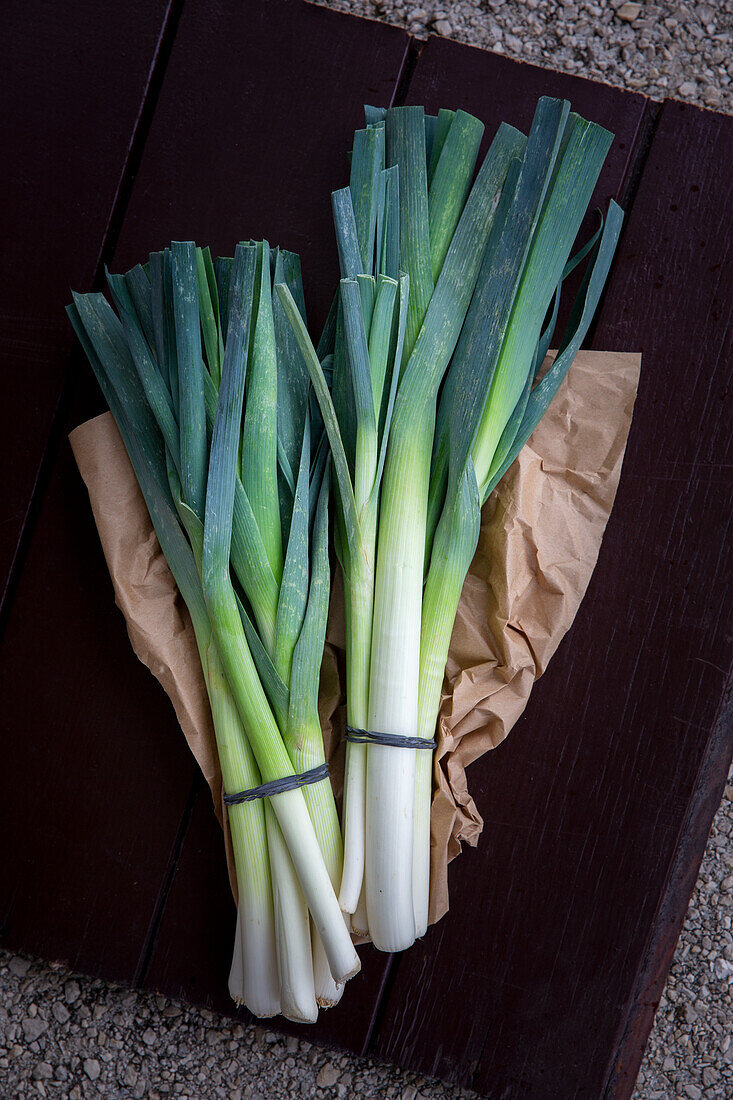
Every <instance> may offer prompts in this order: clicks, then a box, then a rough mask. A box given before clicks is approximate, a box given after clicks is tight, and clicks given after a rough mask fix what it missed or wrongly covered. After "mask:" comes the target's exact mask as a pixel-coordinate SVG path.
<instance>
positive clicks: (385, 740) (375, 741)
mask: <svg viewBox="0 0 733 1100" xmlns="http://www.w3.org/2000/svg"><path fill="white" fill-rule="evenodd" d="M344 739H345V740H346V741H351V743H352V744H354V745H389V746H390V747H391V748H393V749H434V748H435V747H436V746H437V741H428V739H427V737H407V736H403V735H402V734H401V733H376V732H375V731H374V730H360V729H359V728H358V727H357V726H347V727H346V730H345V732H344Z"/></svg>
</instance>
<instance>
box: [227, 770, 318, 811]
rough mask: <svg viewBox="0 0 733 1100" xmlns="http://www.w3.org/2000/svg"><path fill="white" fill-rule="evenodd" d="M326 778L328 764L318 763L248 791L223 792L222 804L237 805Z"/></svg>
mask: <svg viewBox="0 0 733 1100" xmlns="http://www.w3.org/2000/svg"><path fill="white" fill-rule="evenodd" d="M327 778H328V764H319V765H318V767H317V768H311V770H310V771H309V772H303V773H302V774H301V775H286V776H284V777H283V778H282V779H271V780H270V782H269V783H263V784H262V785H261V786H259V787H252V788H251V790H249V791H239V793H238V794H225V795H224V805H225V806H237V805H239V803H240V802H254V801H255V799H257V798H267V796H268V795H270V794H282V793H283V792H284V791H294V790H295V788H296V787H306V786H307V785H308V784H309V783H318V782H319V781H320V780H321V779H327Z"/></svg>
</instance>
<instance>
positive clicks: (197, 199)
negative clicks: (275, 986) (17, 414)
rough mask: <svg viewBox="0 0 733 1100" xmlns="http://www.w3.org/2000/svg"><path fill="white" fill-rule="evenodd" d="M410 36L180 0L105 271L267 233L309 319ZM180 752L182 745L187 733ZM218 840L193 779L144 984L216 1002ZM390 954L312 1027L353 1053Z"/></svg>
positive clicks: (220, 966) (222, 974)
mask: <svg viewBox="0 0 733 1100" xmlns="http://www.w3.org/2000/svg"><path fill="white" fill-rule="evenodd" d="M407 41H408V39H407V35H405V34H404V32H402V31H400V30H398V29H396V28H393V27H387V26H385V25H384V24H381V23H376V22H372V21H368V20H363V19H356V18H352V17H344V16H342V15H339V14H338V13H334V12H332V11H328V10H326V9H323V8H319V7H315V6H312V5H310V4H304V3H300V2H294V0H288V2H285V3H283V2H279V3H271V4H267V5H262V4H259V3H255V2H254V0H252V2H248V3H244V4H242V3H241V2H239V0H237V2H235V0H231V2H228V3H220V4H218V5H216V6H215V7H214V8H212V5H211V4H209V3H206V2H204V0H198V2H197V0H187V3H186V5H185V7H184V10H183V14H182V17H181V20H180V23H179V26H178V30H177V35H176V40H175V44H174V47H173V50H172V53H171V56H170V59H169V61H168V64H167V67H166V77H165V82H164V84H163V87H162V90H161V93H160V97H159V101H158V105H157V109H156V114H155V118H154V120H153V123H152V126H151V128H150V132H149V135H148V139H147V142H146V146H145V153H144V155H143V158H142V161H141V164H140V168H139V171H138V173H137V176H136V180H135V186H134V190H133V192H132V195H131V199H130V204H129V207H128V212H127V216H126V218H125V221H124V224H123V226H122V230H121V234H120V239H119V245H118V248H117V250H116V253H115V256H114V260H113V264H114V267H115V269H124V267H125V266H127V265H129V264H132V263H134V262H136V261H138V260H139V259H140V258H141V257H144V256H145V254H146V253H147V252H148V251H150V250H151V249H153V248H155V247H159V246H161V245H163V244H165V243H166V242H168V241H170V239H171V238H182V237H183V238H188V237H192V238H193V239H195V240H197V241H200V242H202V243H205V242H210V243H211V245H212V248H213V249H214V250H215V251H216V252H220V251H221V252H224V253H227V252H231V250H232V249H233V246H234V243H235V242H236V240H237V239H238V238H240V237H250V236H252V237H255V238H257V237H259V236H262V235H267V236H268V238H269V240H270V241H271V242H272V243H276V242H277V243H280V244H282V245H284V246H286V247H288V248H291V249H293V250H295V251H298V252H299V253H300V254H301V256H302V260H303V271H304V279H305V290H306V302H307V304H308V308H309V313H310V317H311V321H313V318H314V317H315V318H316V321H315V325H314V328H317V326H318V321H319V319H320V320H323V318H324V316H325V312H326V310H327V308H328V305H329V304H330V299H331V297H332V294H333V288H334V287H335V285H336V281H337V279H338V265H337V257H336V250H335V245H334V238H333V230H332V225H331V205H330V192H331V190H333V189H334V188H336V187H339V186H342V184H343V183H344V182H345V180H346V178H347V176H346V173H347V162H346V151H347V149H348V148H349V146H350V137H351V134H352V131H353V129H354V128H355V127H356V126H358V125H360V124H361V120H362V117H363V114H362V111H363V104H364V103H365V102H379V103H384V102H389V101H390V100H391V97H392V95H393V92H394V89H395V87H396V85H397V82H398V79H399V76H400V73H401V70H402V65H403V62H404V58H405V53H406V49H407ZM212 74H216V79H215V80H214V79H213V76H212ZM345 74H348V80H346V78H345ZM346 87H348V94H345V88H346ZM204 90H205V94H204ZM180 751H181V754H182V755H185V754H186V752H187V750H186V748H185V746H184V745H183V742H181V749H180ZM221 848H222V839H221V831H220V830H219V827H218V825H217V824H216V822H215V819H214V816H213V810H212V809H211V807H210V801H209V799H208V795H207V793H206V792H203V793H202V795H201V797H200V798H199V799H198V801H197V804H196V810H195V812H194V814H193V816H192V819H191V824H190V826H189V828H188V830H187V834H186V838H185V842H184V844H183V848H182V854H181V861H180V864H179V866H178V869H177V871H176V874H175V876H174V878H173V883H172V887H171V891H170V894H169V895H168V900H167V903H166V906H165V912H164V915H163V920H162V923H161V928H160V934H159V935H158V936H157V938H156V941H155V946H154V948H153V950H152V953H151V956H150V960H149V968H148V967H147V966H146V979H145V984H146V985H148V986H149V987H152V988H156V989H160V990H162V991H164V992H166V993H170V994H172V995H175V996H184V997H186V998H187V999H191V1000H194V1001H197V1002H198V1003H205V1004H208V1005H210V1006H212V1007H216V1008H217V1009H220V1010H222V1011H225V1010H228V1009H230V1007H231V1002H230V1001H229V998H228V995H227V989H226V979H227V975H228V970H229V961H230V960H229V958H228V954H229V950H230V937H229V935H228V934H224V933H223V932H222V929H226V928H229V927H230V926H233V925H232V914H233V908H232V901H231V897H230V894H229V887H228V882H227V879H226V875H225V873H224V870H223V867H224V864H223V858H222V851H221ZM202 881H205V882H207V883H208V886H207V887H206V888H203V887H202ZM388 964H389V960H388V959H387V958H385V957H384V956H380V955H378V954H377V953H376V952H374V951H371V950H369V949H367V950H366V952H365V954H364V971H363V973H362V975H361V976H360V977H359V978H358V980H357V982H356V983H354V985H353V986H352V987H351V989H350V997H349V998H348V999H347V1001H346V1003H345V1006H343V1007H340V1008H338V1009H334V1010H332V1011H331V1012H328V1013H325V1014H322V1018H321V1022H319V1024H318V1027H317V1029H315V1033H314V1030H313V1029H306V1031H307V1032H308V1034H309V1037H310V1038H311V1039H312V1040H317V1041H320V1042H326V1043H328V1042H333V1043H340V1045H342V1046H346V1047H349V1048H350V1049H353V1050H357V1051H360V1050H361V1049H362V1048H363V1047H364V1045H365V1043H366V1042H367V1039H368V1036H369V1034H370V1030H371V1023H372V1013H373V1010H374V1007H375V1004H376V1002H377V1000H378V992H379V989H380V988H381V985H382V982H383V980H384V977H385V974H386V971H387V968H388ZM284 1026H286V1027H287V1026H288V1025H284ZM290 1030H291V1031H293V1030H294V1029H293V1028H292V1027H291V1029H290ZM301 1031H302V1029H301ZM306 1031H302V1033H303V1034H305V1033H306Z"/></svg>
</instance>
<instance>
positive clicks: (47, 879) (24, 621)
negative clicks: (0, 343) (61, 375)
mask: <svg viewBox="0 0 733 1100" xmlns="http://www.w3.org/2000/svg"><path fill="white" fill-rule="evenodd" d="M81 373H82V372H80V374H81ZM93 385H94V382H93V380H92V378H91V372H89V374H88V376H87V375H86V373H85V374H84V377H83V382H82V383H81V385H80V393H79V398H78V401H75V402H74V408H75V410H76V411H77V413H78V411H79V410H80V408H81V404H82V403H83V404H84V406H85V408H86V407H87V403H88V401H89V393H90V392H91V390H92V386H93ZM0 698H2V700H3V706H2V708H1V713H0V731H1V733H0V739H1V740H2V743H3V768H2V776H1V778H0V787H1V788H2V789H1V791H0V835H2V837H3V838H4V845H5V846H4V854H3V860H2V866H1V868H0V914H2V927H3V943H4V944H5V945H6V946H7V947H9V948H11V949H15V950H23V951H28V952H30V953H32V954H36V955H40V956H42V957H44V958H48V959H59V960H63V961H65V962H67V963H68V964H69V965H71V966H72V967H74V968H75V969H79V970H83V971H86V972H87V973H91V974H95V975H100V976H104V977H105V978H109V979H113V980H125V981H133V980H134V978H135V976H136V973H137V969H138V964H139V960H140V957H141V954H142V953H143V950H144V947H145V944H146V941H147V938H148V932H149V927H150V925H151V922H152V921H153V920H154V919H155V913H156V907H157V905H158V898H159V893H160V890H161V884H162V883H163V881H164V877H165V874H166V869H167V867H168V863H169V860H170V858H171V852H172V850H173V847H174V844H175V840H176V836H177V833H178V830H179V826H180V822H181V816H182V811H183V807H184V805H185V802H186V798H187V796H188V792H189V790H190V788H191V785H192V783H193V781H194V777H195V775H196V765H195V763H194V760H193V757H192V756H191V754H190V753H189V752H188V749H187V748H186V746H185V742H184V740H183V735H182V734H181V731H180V729H179V727H178V723H177V721H176V718H175V715H174V713H173V708H172V706H171V705H170V702H169V701H168V699H167V697H166V696H165V694H164V693H163V691H162V689H161V688H160V687H159V685H158V684H157V682H156V681H155V680H154V679H153V677H152V676H151V674H150V672H149V671H148V670H147V668H145V667H144V666H143V665H142V664H141V663H140V662H139V661H138V660H137V658H136V657H135V655H134V653H133V651H132V648H131V646H130V642H129V639H128V637H127V631H126V629H125V625H124V620H123V618H122V615H121V614H120V612H119V611H118V610H117V608H116V607H115V602H114V592H113V590H112V584H111V581H110V578H109V573H108V571H107V566H106V564H105V561H104V557H103V555H102V549H101V546H100V543H99V537H98V535H97V532H96V528H95V526H94V520H93V518H92V513H91V509H90V506H89V498H88V495H87V492H86V489H85V487H84V484H83V482H82V480H81V478H80V476H79V473H78V470H77V469H76V464H75V462H74V459H73V457H72V454H71V448H70V446H69V444H68V441H67V440H66V439H64V441H63V444H62V446H61V448H60V453H59V456H58V459H57V462H56V465H55V467H54V470H53V473H52V477H51V481H50V484H49V487H48V491H47V493H46V494H45V496H44V499H43V503H42V506H41V509H40V513H39V516H38V522H37V524H36V528H35V532H34V537H33V539H32V541H31V545H30V548H29V551H28V556H27V559H26V562H25V566H24V569H23V573H22V576H21V580H20V584H19V586H18V591H17V594H16V596H15V599H14V601H13V605H12V608H11V611H10V615H9V618H8V623H7V629H6V631H5V635H4V638H3V646H2V653H1V656H0Z"/></svg>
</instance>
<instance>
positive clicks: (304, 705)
mask: <svg viewBox="0 0 733 1100" xmlns="http://www.w3.org/2000/svg"><path fill="white" fill-rule="evenodd" d="M273 280H275V281H277V282H278V283H280V282H282V283H283V285H286V286H287V287H288V288H289V290H290V292H291V293H292V295H293V296H294V300H297V301H298V303H299V307H300V308H301V309H303V294H302V284H301V277H300V265H299V261H298V258H297V257H296V256H294V255H292V254H290V253H287V252H283V251H280V250H276V251H275V252H274V253H271V251H270V249H269V246H268V244H267V242H261V243H258V244H254V243H248V244H240V245H238V246H237V249H236V253H235V256H234V259H233V260H231V259H218V260H217V261H216V262H212V259H211V256H210V253H209V251H208V249H207V250H202V249H198V248H196V247H195V246H194V244H193V243H190V242H177V243H174V244H173V245H172V246H171V248H170V249H166V250H164V251H163V252H157V253H153V254H152V255H151V256H150V260H149V263H148V264H146V265H145V266H144V267H142V266H140V265H138V266H137V267H135V268H133V269H132V270H131V271H129V272H128V273H127V274H126V275H124V276H122V275H109V276H108V284H109V289H110V293H111V296H112V299H113V302H114V304H115V306H116V308H117V315H115V313H114V311H113V310H112V309H111V307H110V306H109V304H108V303H107V301H106V300H105V298H104V297H103V296H102V295H101V294H87V295H74V304H73V305H72V306H70V307H69V309H68V313H69V316H70V318H71V321H72V324H73V326H74V328H75V330H76V332H77V334H78V336H79V339H80V341H81V343H82V346H83V347H84V350H85V352H86V354H87V356H88V358H89V361H90V363H91V365H92V368H93V370H94V372H95V374H96V377H97V379H98V380H99V383H100V386H101V388H102V391H103V393H104V395H105V397H106V399H107V402H108V404H109V407H110V409H111V411H112V414H113V416H114V417H115V420H116V422H117V425H118V427H119V430H120V433H121V436H122V439H123V441H124V443H125V446H126V449H127V452H128V454H129V457H130V460H131V462H132V465H133V468H134V470H135V474H136V476H137V479H138V482H139V484H140V488H141V490H142V492H143V495H144V497H145V501H146V504H147V507H148V510H149V512H150V516H151V519H152V522H153V526H154V528H155V531H156V533H157V535H158V539H159V541H160V544H161V547H162V549H163V552H164V554H165V556H166V558H167V560H168V563H169V565H170V567H171V570H172V573H173V576H174V578H175V580H176V583H177V585H178V587H179V590H180V592H181V594H182V596H183V598H184V600H185V602H186V604H187V606H188V609H189V612H190V614H191V619H192V622H193V627H194V631H195V635H196V641H197V644H198V648H199V653H200V656H201V663H202V668H203V672H204V679H205V682H206V687H207V691H208V694H209V699H210V702H211V710H212V716H213V721H214V728H215V733H216V741H217V748H218V752H219V758H220V762H221V769H222V777H223V783H224V790H225V792H227V793H228V794H230V795H233V794H237V793H240V792H243V791H250V790H252V789H254V788H256V787H258V786H260V785H261V784H262V783H267V782H270V781H272V780H277V779H282V778H284V777H288V776H293V775H300V774H302V773H304V772H307V771H310V770H311V769H314V768H318V767H319V765H323V763H324V750H323V741H322V736H321V729H320V725H319V720H318V709H317V696H318V680H319V671H320V663H321V656H322V652H323V643H324V636H325V629H326V617H327V610H328V592H329V558H328V495H329V474H328V471H327V448H326V446H325V440H324V439H323V430H322V423H321V420H320V416H319V415H318V411H317V408H316V407H315V406H314V407H313V408H312V409H311V403H310V401H309V389H310V383H309V379H308V373H307V370H306V367H305V364H304V362H303V360H302V357H301V355H300V352H299V351H298V348H297V345H296V343H295V341H294V339H293V336H292V333H291V330H290V327H289V325H288V324H287V323H286V321H285V318H284V315H283V312H282V309H281V307H280V304H279V301H278V299H277V297H273V294H272V286H273ZM245 378H246V391H247V392H246V401H245V399H244V394H245ZM227 811H228V819H229V824H230V827H231V833H232V841H233V849H234V857H235V864H236V872H237V880H238V887H239V890H238V893H239V904H238V912H237V928H236V935H235V945H234V952H233V961H232V969H231V974H230V991H231V993H232V995H233V996H234V997H235V999H237V1000H238V1001H241V1002H243V1003H244V1004H246V1005H247V1007H249V1008H250V1009H251V1010H252V1011H253V1012H254V1013H256V1014H257V1015H259V1016H271V1015H274V1014H275V1013H277V1012H282V1013H283V1014H284V1015H286V1016H289V1017H290V1018H292V1019H296V1020H303V1021H312V1020H314V1019H315V1018H316V1016H317V1012H318V1004H323V1005H328V1004H333V1003H335V1002H336V1001H337V1000H338V999H339V997H340V995H341V991H342V989H343V983H344V982H345V981H346V979H348V978H349V977H351V976H352V975H353V974H355V973H356V972H357V971H358V969H359V960H358V957H357V955H356V952H355V951H354V948H353V945H352V942H351V938H350V935H349V932H348V929H347V926H346V923H345V921H344V918H343V915H342V913H341V910H340V908H339V905H338V902H337V899H336V894H335V888H337V887H338V884H339V879H340V875H341V864H342V841H341V833H340V829H339V824H338V819H337V815H336V809H335V805H334V801H333V795H332V791H331V786H330V783H329V780H328V778H327V777H325V778H322V779H321V780H320V781H319V782H315V783H311V784H308V785H306V786H302V787H295V788H292V789H289V790H286V791H282V792H281V793H274V794H271V795H270V796H268V797H267V798H266V799H264V800H263V799H257V800H252V801H249V800H245V801H239V802H236V803H234V804H230V805H228V807H227Z"/></svg>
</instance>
